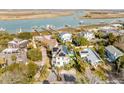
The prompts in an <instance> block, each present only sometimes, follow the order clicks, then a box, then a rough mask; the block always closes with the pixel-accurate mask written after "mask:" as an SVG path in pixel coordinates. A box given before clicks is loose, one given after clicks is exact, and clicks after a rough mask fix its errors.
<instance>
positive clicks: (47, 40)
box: [33, 35, 58, 49]
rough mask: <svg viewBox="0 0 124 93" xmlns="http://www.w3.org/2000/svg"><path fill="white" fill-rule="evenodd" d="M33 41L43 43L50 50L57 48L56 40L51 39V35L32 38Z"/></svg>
mask: <svg viewBox="0 0 124 93" xmlns="http://www.w3.org/2000/svg"><path fill="white" fill-rule="evenodd" d="M33 40H35V41H41V42H44V43H45V44H47V45H48V46H49V48H50V49H52V48H53V47H57V46H58V42H57V40H56V39H53V38H52V36H51V35H44V36H34V37H33Z"/></svg>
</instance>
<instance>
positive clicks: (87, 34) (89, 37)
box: [79, 31, 95, 40]
mask: <svg viewBox="0 0 124 93" xmlns="http://www.w3.org/2000/svg"><path fill="white" fill-rule="evenodd" d="M79 36H83V37H84V38H86V39H87V40H92V39H94V38H95V35H94V33H93V32H88V31H87V32H80V33H79Z"/></svg>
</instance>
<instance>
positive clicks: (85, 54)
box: [79, 48, 102, 67]
mask: <svg viewBox="0 0 124 93" xmlns="http://www.w3.org/2000/svg"><path fill="white" fill-rule="evenodd" d="M79 54H80V56H81V58H83V59H84V60H85V61H86V62H88V63H90V64H91V65H92V66H94V67H96V66H97V65H98V63H100V62H101V61H102V59H101V58H100V56H99V55H98V54H97V53H96V52H95V51H94V50H92V49H91V48H86V49H83V50H82V51H80V52H79Z"/></svg>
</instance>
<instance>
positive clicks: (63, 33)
mask: <svg viewBox="0 0 124 93" xmlns="http://www.w3.org/2000/svg"><path fill="white" fill-rule="evenodd" d="M65 34H69V35H72V34H71V33H68V32H62V33H60V34H59V35H60V36H63V35H65Z"/></svg>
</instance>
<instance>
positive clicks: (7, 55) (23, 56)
mask: <svg viewBox="0 0 124 93" xmlns="http://www.w3.org/2000/svg"><path fill="white" fill-rule="evenodd" d="M0 55H1V58H3V59H4V60H5V61H6V64H7V65H10V64H13V63H15V62H14V61H13V60H12V56H13V55H14V56H15V57H16V63H17V62H21V63H24V64H25V63H26V62H27V50H26V49H24V50H23V52H22V51H21V50H20V49H19V48H6V49H4V50H3V51H2V52H1V53H0Z"/></svg>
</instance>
